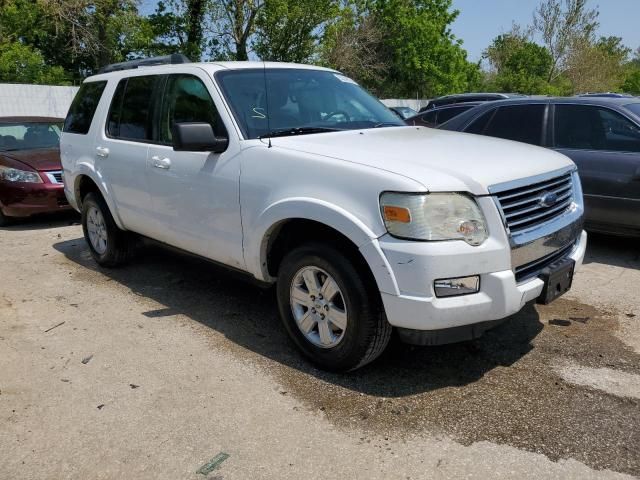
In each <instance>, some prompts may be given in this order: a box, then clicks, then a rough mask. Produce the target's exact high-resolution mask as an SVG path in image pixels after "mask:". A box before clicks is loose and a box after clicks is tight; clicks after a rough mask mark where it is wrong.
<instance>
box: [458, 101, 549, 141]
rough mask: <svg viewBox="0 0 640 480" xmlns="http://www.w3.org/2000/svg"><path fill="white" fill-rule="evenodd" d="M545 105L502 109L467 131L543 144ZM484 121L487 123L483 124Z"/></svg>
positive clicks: (477, 121)
mask: <svg viewBox="0 0 640 480" xmlns="http://www.w3.org/2000/svg"><path fill="white" fill-rule="evenodd" d="M546 107H547V106H546V105H545V104H535V105H509V106H505V107H500V108H498V109H497V111H495V113H493V116H492V117H490V118H488V117H487V118H486V119H485V118H484V117H481V118H480V119H478V120H476V122H474V123H473V124H472V125H471V126H470V127H469V128H468V129H467V130H466V131H467V132H469V133H480V134H483V135H488V136H490V137H498V138H504V139H507V140H514V141H516V142H523V143H530V144H532V145H541V144H542V128H543V124H544V113H545V109H546ZM483 121H484V122H486V123H484V124H483Z"/></svg>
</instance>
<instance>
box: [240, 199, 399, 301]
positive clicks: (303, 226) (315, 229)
mask: <svg viewBox="0 0 640 480" xmlns="http://www.w3.org/2000/svg"><path fill="white" fill-rule="evenodd" d="M259 218H260V220H261V221H260V222H259V224H258V225H259V226H258V227H257V228H255V229H254V233H253V234H249V235H248V237H249V238H253V239H255V240H254V241H253V243H250V244H248V245H247V246H246V250H245V255H246V258H247V259H256V260H254V262H247V266H248V267H249V268H250V269H251V270H252V273H253V274H254V275H255V276H256V278H258V279H259V280H263V281H267V282H274V281H275V280H276V276H277V269H278V267H279V264H280V262H281V261H282V259H283V257H284V255H285V254H286V252H287V251H289V250H290V249H291V248H295V246H297V245H300V244H302V243H304V242H307V241H314V240H315V241H318V240H319V241H322V242H327V243H330V244H333V245H335V246H337V247H339V248H341V249H344V251H346V252H348V253H349V255H351V256H352V258H353V259H354V260H355V261H356V262H357V263H358V264H359V266H360V267H362V268H365V269H366V271H367V274H368V277H370V279H371V280H373V282H374V283H375V285H376V286H377V289H378V290H379V291H383V292H389V293H395V292H397V291H398V289H397V284H396V282H395V278H394V275H393V271H392V270H391V267H390V265H389V263H388V261H387V259H386V257H385V256H384V254H383V252H382V250H381V249H380V247H379V245H378V241H377V238H378V237H379V236H380V235H382V234H383V233H384V232H382V233H379V232H374V231H372V230H371V229H370V228H368V227H367V226H366V225H365V224H364V223H362V222H361V221H360V220H359V219H358V218H357V217H355V216H354V215H353V214H351V213H350V212H347V211H346V210H344V209H342V208H340V207H337V206H335V205H331V204H328V203H326V202H322V201H318V200H310V199H291V200H287V201H283V202H278V203H277V204H274V205H272V206H271V207H270V208H268V209H266V210H265V211H264V212H263V214H262V215H261V216H260V217H259ZM378 233H379V234H378Z"/></svg>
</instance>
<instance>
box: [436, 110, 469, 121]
mask: <svg viewBox="0 0 640 480" xmlns="http://www.w3.org/2000/svg"><path fill="white" fill-rule="evenodd" d="M470 108H471V107H451V108H445V109H444V110H441V111H440V113H438V125H440V124H442V123H444V122H448V121H449V120H451V119H452V118H453V117H456V116H458V115H460V114H461V113H462V112H466V111H467V110H469V109H470Z"/></svg>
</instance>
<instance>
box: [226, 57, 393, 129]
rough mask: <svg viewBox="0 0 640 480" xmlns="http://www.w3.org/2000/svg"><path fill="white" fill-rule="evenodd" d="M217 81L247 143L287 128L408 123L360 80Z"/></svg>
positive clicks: (306, 76) (260, 76) (314, 76)
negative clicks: (247, 140) (249, 140)
mask: <svg viewBox="0 0 640 480" xmlns="http://www.w3.org/2000/svg"><path fill="white" fill-rule="evenodd" d="M265 77H266V78H265ZM216 78H217V79H218V81H219V84H220V85H221V87H222V91H223V94H224V96H225V98H226V99H227V102H228V103H229V105H230V106H231V109H232V110H233V114H234V116H235V118H236V121H237V122H238V124H239V125H240V128H241V129H242V133H243V135H244V137H245V138H247V139H250V138H259V137H262V136H266V135H267V134H268V133H269V132H278V131H280V132H281V131H283V130H292V133H291V134H292V135H293V134H295V133H303V132H304V131H307V132H308V133H318V132H319V131H332V130H353V129H362V128H373V127H379V126H394V125H398V126H401V125H405V124H404V123H403V122H402V121H401V120H400V119H399V118H398V117H397V116H396V115H395V114H394V113H392V112H391V111H390V110H389V109H388V108H387V107H385V106H384V105H383V104H382V103H380V102H379V101H378V100H377V99H375V98H374V97H372V96H371V95H369V94H368V93H367V92H366V91H365V90H363V89H362V88H361V87H360V86H359V85H358V84H356V82H354V81H353V80H351V79H350V78H347V77H345V76H344V75H340V74H338V73H334V72H328V71H322V70H303V69H282V68H278V69H266V70H263V69H247V70H226V71H222V72H218V73H217V74H216ZM265 85H267V86H268V89H267V92H266V95H265ZM267 101H268V106H267ZM267 115H268V116H267ZM294 129H298V130H297V131H296V132H293V130H294ZM322 129H326V130H322Z"/></svg>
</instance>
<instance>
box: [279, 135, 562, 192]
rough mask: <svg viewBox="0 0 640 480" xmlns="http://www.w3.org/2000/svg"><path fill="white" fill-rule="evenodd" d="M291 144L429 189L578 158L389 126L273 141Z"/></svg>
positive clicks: (461, 186)
mask: <svg viewBox="0 0 640 480" xmlns="http://www.w3.org/2000/svg"><path fill="white" fill-rule="evenodd" d="M272 144H273V146H274V147H278V148H286V149H291V150H297V151H301V152H307V153H312V154H318V155H322V156H326V157H331V158H336V159H341V160H345V161H350V162H354V163H359V164H363V165H369V166H372V167H375V168H380V169H383V170H387V171H390V172H394V173H396V174H399V175H403V176H405V177H408V178H411V179H413V180H415V181H418V182H419V183H421V184H422V185H424V186H425V188H426V189H427V190H430V191H469V192H471V193H473V194H475V195H484V194H487V193H489V192H488V188H489V187H490V186H491V185H496V184H499V183H503V182H508V181H511V180H516V179H521V178H527V177H531V176H534V175H540V174H544V173H547V172H551V171H554V170H559V169H562V168H565V167H567V166H572V165H573V162H572V161H571V160H569V158H567V157H566V156H564V155H561V154H559V153H557V152H554V151H552V150H548V149H545V148H540V147H535V146H532V145H527V144H523V143H518V142H512V141H508V140H501V139H496V138H491V137H483V136H480V135H471V134H467V133H458V132H448V131H443V130H435V129H432V128H425V127H388V128H377V129H368V130H350V131H344V132H335V133H334V132H331V133H321V134H314V135H300V136H290V137H280V138H274V139H272Z"/></svg>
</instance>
